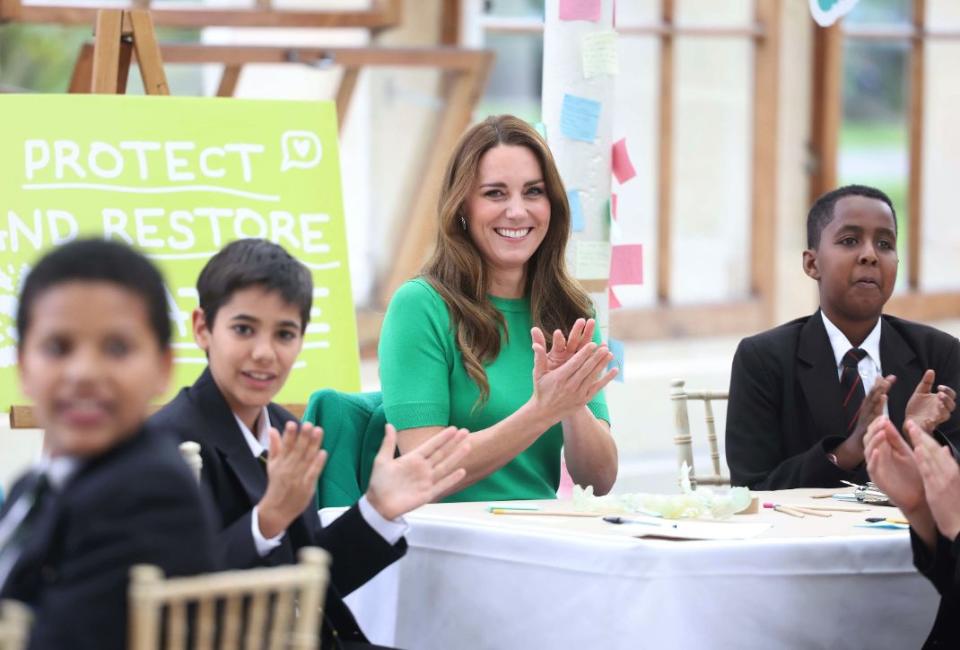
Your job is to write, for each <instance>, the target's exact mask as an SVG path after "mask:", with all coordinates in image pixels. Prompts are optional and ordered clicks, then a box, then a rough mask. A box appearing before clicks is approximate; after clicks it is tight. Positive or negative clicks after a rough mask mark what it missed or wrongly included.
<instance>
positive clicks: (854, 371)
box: [840, 348, 867, 434]
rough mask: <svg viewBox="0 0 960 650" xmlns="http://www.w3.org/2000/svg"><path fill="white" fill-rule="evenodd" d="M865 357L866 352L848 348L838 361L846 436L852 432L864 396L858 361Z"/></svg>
mask: <svg viewBox="0 0 960 650" xmlns="http://www.w3.org/2000/svg"><path fill="white" fill-rule="evenodd" d="M865 356H867V352H866V350H861V349H860V348H850V349H849V350H847V353H846V354H844V355H843V359H842V360H841V361H840V366H841V368H842V371H841V373H840V393H841V395H842V397H843V414H844V417H845V419H846V421H847V434H850V433H852V432H853V430H854V428H856V426H857V418H859V417H860V407H862V406H863V398H864V396H865V395H866V393H864V390H863V382H862V381H860V370H859V368H858V366H859V364H860V361H861V360H862V359H863V358H864V357H865Z"/></svg>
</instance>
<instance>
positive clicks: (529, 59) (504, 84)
mask: <svg viewBox="0 0 960 650" xmlns="http://www.w3.org/2000/svg"><path fill="white" fill-rule="evenodd" d="M484 47H485V48H488V49H491V50H493V51H494V53H495V55H496V59H495V61H494V64H493V70H492V71H491V73H490V80H489V81H488V82H487V87H486V92H485V93H484V95H483V98H482V99H481V100H480V103H479V105H478V106H477V115H478V116H487V115H493V114H499V113H512V114H513V115H516V116H517V117H520V118H522V119H524V120H527V121H528V122H539V121H540V97H541V88H542V83H543V82H542V78H543V34H542V33H537V34H516V33H513V34H510V33H487V35H486V42H485V43H484Z"/></svg>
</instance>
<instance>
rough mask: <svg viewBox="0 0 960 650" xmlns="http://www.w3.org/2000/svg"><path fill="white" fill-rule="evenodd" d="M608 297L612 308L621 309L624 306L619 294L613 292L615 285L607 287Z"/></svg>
mask: <svg viewBox="0 0 960 650" xmlns="http://www.w3.org/2000/svg"><path fill="white" fill-rule="evenodd" d="M607 299H608V302H609V303H610V309H620V308H621V307H622V306H623V305H621V304H620V300H619V299H618V298H617V294H615V293H614V292H613V287H607Z"/></svg>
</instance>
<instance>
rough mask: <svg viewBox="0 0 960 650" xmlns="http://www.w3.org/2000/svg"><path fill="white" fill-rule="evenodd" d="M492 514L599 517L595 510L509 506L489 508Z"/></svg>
mask: <svg viewBox="0 0 960 650" xmlns="http://www.w3.org/2000/svg"><path fill="white" fill-rule="evenodd" d="M490 513H491V514H494V515H533V516H535V517H599V516H600V514H598V513H596V512H573V511H569V510H555V511H553V512H551V511H549V510H510V509H509V508H491V509H490Z"/></svg>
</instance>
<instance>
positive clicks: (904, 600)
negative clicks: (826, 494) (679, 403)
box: [322, 490, 939, 650]
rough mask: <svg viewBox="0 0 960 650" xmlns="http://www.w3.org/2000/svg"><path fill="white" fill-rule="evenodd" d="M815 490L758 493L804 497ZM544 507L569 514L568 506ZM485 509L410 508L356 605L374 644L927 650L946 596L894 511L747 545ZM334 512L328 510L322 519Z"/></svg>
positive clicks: (785, 531) (817, 522)
mask: <svg viewBox="0 0 960 650" xmlns="http://www.w3.org/2000/svg"><path fill="white" fill-rule="evenodd" d="M820 492H822V490H814V491H809V490H792V491H786V492H779V493H776V495H775V496H773V495H771V494H763V493H761V494H760V498H761V501H763V500H775V501H778V502H780V503H793V504H804V505H811V504H816V505H829V504H837V502H835V501H830V500H826V501H824V500H817V501H813V500H811V499H810V494H811V493H820ZM541 503H543V504H544V507H545V508H554V509H569V505H567V504H563V503H562V502H556V501H553V502H541ZM486 505H487V504H483V503H465V504H438V505H430V506H426V507H424V508H421V509H420V510H418V511H416V512H415V513H412V514H411V515H408V516H407V519H408V521H409V522H410V524H411V529H410V532H409V534H408V535H407V540H408V542H409V544H410V549H409V552H408V553H407V555H406V557H405V558H404V559H403V560H401V561H400V562H398V563H397V564H395V565H394V566H392V567H390V568H389V569H387V570H386V571H384V572H383V573H382V574H381V575H379V576H378V577H377V578H376V579H374V580H372V581H371V582H370V583H368V584H367V585H365V586H364V587H363V588H361V589H360V590H358V591H357V592H356V593H354V594H352V595H351V596H350V597H349V598H348V603H349V604H350V606H351V608H352V609H353V611H354V613H355V614H356V615H357V618H358V619H359V620H360V623H361V626H362V627H363V628H364V630H365V631H366V632H367V634H368V636H370V638H371V640H372V641H374V642H377V643H383V644H386V645H395V646H397V647H400V648H405V649H408V650H414V649H416V650H419V649H431V648H436V649H438V650H440V649H442V650H450V649H452V648H457V649H460V648H476V649H480V648H491V649H493V648H496V649H498V650H500V649H503V648H550V649H561V648H577V649H578V650H579V649H583V648H737V649H738V650H739V649H746V648H762V649H764V650H768V649H770V648H865V647H871V648H896V649H900V648H919V647H920V645H921V644H922V643H923V640H924V639H925V638H926V635H927V633H928V631H929V630H930V627H931V626H932V624H933V619H934V616H935V614H936V610H937V604H938V601H939V596H938V595H937V593H936V591H935V590H934V589H933V587H932V586H931V585H930V584H929V583H928V582H927V581H926V580H925V579H924V578H923V577H922V576H920V575H919V574H917V573H916V571H915V569H914V567H913V564H912V559H911V552H910V542H909V538H908V534H907V532H906V531H883V530H871V529H865V528H857V527H854V524H856V523H862V522H863V519H864V518H865V517H866V516H869V515H873V514H882V515H886V516H891V515H896V514H897V511H896V510H894V509H892V508H876V509H874V511H872V512H868V513H834V515H833V516H832V517H830V518H829V519H826V518H819V517H806V518H804V519H795V518H792V517H789V516H787V515H785V514H782V513H776V512H773V511H771V510H767V511H761V512H760V513H759V514H757V515H738V516H737V517H736V518H735V521H744V522H746V521H750V522H757V521H764V522H770V523H772V524H773V526H772V527H771V528H770V529H769V530H768V531H767V532H766V533H764V534H763V535H762V536H761V537H758V538H756V539H751V540H745V541H733V542H730V541H724V542H717V541H696V542H689V541H688V542H677V541H664V540H641V539H634V538H630V537H623V536H621V535H619V534H618V533H617V528H618V527H617V526H615V525H612V524H608V523H605V522H603V521H602V520H599V519H574V518H560V517H557V518H553V517H529V516H514V515H510V516H505V515H492V514H489V513H488V512H486ZM336 514H337V513H336V512H328V511H324V512H323V513H322V515H323V519H324V520H325V521H329V520H330V519H331V518H333V517H335V516H336Z"/></svg>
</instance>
